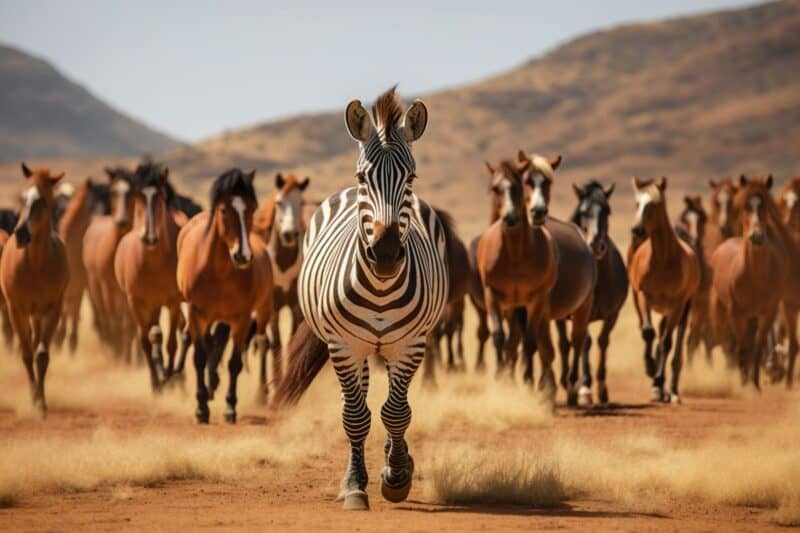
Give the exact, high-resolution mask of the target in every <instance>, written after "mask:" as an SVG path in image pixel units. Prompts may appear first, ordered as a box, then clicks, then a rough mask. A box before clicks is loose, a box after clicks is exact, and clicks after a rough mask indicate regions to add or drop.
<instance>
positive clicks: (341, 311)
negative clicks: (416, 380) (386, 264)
mask: <svg viewBox="0 0 800 533" xmlns="http://www.w3.org/2000/svg"><path fill="white" fill-rule="evenodd" d="M392 96H393V95H392ZM376 115H377V116H376V117H375V122H376V123H377V124H375V127H374V129H373V130H372V131H371V132H370V133H371V134H370V136H369V138H368V139H366V140H364V141H362V142H360V143H359V146H360V148H361V153H360V156H359V158H358V163H357V168H356V178H357V180H358V183H357V185H356V186H355V187H351V188H348V189H345V190H344V191H342V192H340V193H338V194H335V195H333V196H331V197H329V198H328V199H327V200H325V201H324V202H323V203H322V204H321V205H320V207H319V208H318V209H317V211H316V212H315V213H314V216H313V217H312V219H311V221H310V224H309V227H308V230H307V232H306V235H305V239H304V242H303V246H304V251H303V254H304V262H303V266H302V268H301V269H300V275H299V280H298V297H299V303H300V307H301V310H302V312H303V315H304V316H305V318H306V320H307V322H308V324H309V325H310V327H311V329H312V330H313V331H314V333H315V334H316V335H317V336H318V337H319V338H320V339H322V340H323V341H324V342H325V343H326V344H327V345H328V349H329V352H330V359H331V362H332V363H333V367H334V369H335V371H336V374H337V376H338V378H339V383H340V385H341V390H342V397H343V401H344V407H343V423H344V429H345V432H346V434H347V436H348V439H349V440H350V444H351V455H350V465H349V467H348V472H347V474H346V475H345V479H344V480H343V486H342V489H343V492H344V493H347V492H354V491H356V492H358V491H363V490H364V487H365V486H366V470H365V467H364V462H363V454H364V450H363V447H364V441H365V439H366V437H367V434H368V432H369V428H370V420H371V415H370V411H369V408H368V407H367V404H366V396H367V389H368V387H369V369H368V365H367V359H368V357H369V356H370V355H379V356H382V357H383V358H384V359H385V360H386V366H387V369H388V374H389V382H390V388H389V398H388V400H387V401H386V403H385V404H384V405H383V407H382V409H381V419H382V421H383V423H384V426H385V427H386V430H387V433H388V437H387V468H386V469H384V472H383V473H382V482H383V485H384V486H388V487H389V488H398V487H403V486H406V485H410V475H411V468H412V465H411V463H410V462H409V461H410V457H409V455H408V452H407V448H406V445H405V441H404V435H405V431H406V429H407V428H408V426H409V423H410V421H411V409H410V407H409V404H408V400H407V392H408V386H409V383H410V381H411V379H412V377H413V375H414V373H415V371H416V370H417V367H418V366H419V364H420V363H421V361H422V359H423V356H424V354H425V340H426V337H427V336H428V333H429V332H430V331H431V330H432V329H433V328H434V327H435V325H436V323H437V322H438V320H439V317H440V315H441V314H442V312H443V310H444V307H445V303H446V298H447V292H448V275H447V267H446V256H445V254H446V251H445V234H444V228H443V226H442V224H441V223H440V221H439V220H438V218H437V216H436V213H435V212H434V210H433V209H431V208H430V207H429V206H428V205H427V204H426V203H424V202H423V201H421V200H420V199H419V198H418V197H417V196H416V195H415V194H414V193H413V191H412V188H411V182H412V180H413V179H414V177H415V164H414V159H413V157H412V155H411V150H410V145H409V141H408V140H407V137H406V136H405V135H404V133H403V128H402V127H400V125H398V124H387V125H384V124H381V123H380V116H379V113H376ZM367 119H369V117H367ZM376 221H380V222H381V223H382V224H383V225H384V226H389V225H391V224H392V223H396V224H397V226H398V227H399V231H400V241H401V242H402V245H403V247H404V250H405V260H404V263H403V266H402V267H401V268H400V270H399V272H397V273H396V274H395V275H394V276H392V277H390V278H383V277H379V276H377V275H376V274H375V273H374V272H373V270H372V269H371V266H370V263H369V261H368V258H367V253H366V251H367V248H368V247H369V246H370V245H371V244H372V239H373V227H374V224H375V222H376ZM384 495H385V496H387V498H390V497H389V496H388V495H387V493H386V492H385V491H384ZM390 499H391V498H390Z"/></svg>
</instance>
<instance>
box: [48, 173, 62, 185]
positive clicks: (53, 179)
mask: <svg viewBox="0 0 800 533" xmlns="http://www.w3.org/2000/svg"><path fill="white" fill-rule="evenodd" d="M63 177H64V172H61V173H59V174H50V185H55V184H56V183H58V182H59V181H60V180H61V178H63Z"/></svg>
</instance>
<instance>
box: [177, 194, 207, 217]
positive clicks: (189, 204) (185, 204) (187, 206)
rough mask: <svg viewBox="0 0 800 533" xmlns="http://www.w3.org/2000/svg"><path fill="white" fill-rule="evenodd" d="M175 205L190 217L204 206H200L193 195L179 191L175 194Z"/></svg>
mask: <svg viewBox="0 0 800 533" xmlns="http://www.w3.org/2000/svg"><path fill="white" fill-rule="evenodd" d="M173 206H174V207H175V209H177V210H178V211H180V212H182V213H183V214H185V215H186V216H187V217H188V218H192V217H193V216H195V215H196V214H198V213H199V212H201V211H202V210H203V208H202V207H200V204H198V203H197V202H195V201H194V199H193V198H192V197H190V196H186V195H184V194H178V193H176V194H175V202H174V205H173Z"/></svg>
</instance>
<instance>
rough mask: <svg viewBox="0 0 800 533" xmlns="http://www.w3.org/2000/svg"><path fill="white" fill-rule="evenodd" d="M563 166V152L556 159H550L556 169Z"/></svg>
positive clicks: (551, 164)
mask: <svg viewBox="0 0 800 533" xmlns="http://www.w3.org/2000/svg"><path fill="white" fill-rule="evenodd" d="M559 166H561V154H558V155H557V156H556V158H555V159H553V160H551V161H550V167H551V168H552V169H553V170H555V169H557V168H558V167H559Z"/></svg>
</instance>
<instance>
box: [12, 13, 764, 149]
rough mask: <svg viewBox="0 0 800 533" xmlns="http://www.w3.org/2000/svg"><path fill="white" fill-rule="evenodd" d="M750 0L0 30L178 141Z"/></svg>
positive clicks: (482, 73)
mask: <svg viewBox="0 0 800 533" xmlns="http://www.w3.org/2000/svg"><path fill="white" fill-rule="evenodd" d="M752 3H753V0H744V1H742V0H606V1H600V0H550V1H547V2H545V1H539V0H520V1H501V0H484V1H482V2H476V3H474V4H475V5H468V4H472V2H467V1H463V0H447V1H440V2H436V1H433V0H427V1H425V0H423V1H416V0H409V1H404V2H399V1H380V0H373V1H371V2H336V1H317V2H312V1H301V0H294V1H291V2H265V1H244V0H242V1H226V2H208V1H196V0H195V1H165V0H160V1H158V0H156V1H153V0H146V1H137V2H135V3H134V2H122V1H99V0H98V1H89V0H81V1H73V0H59V1H55V0H53V1H42V0H0V42H3V43H5V44H12V45H14V46H17V47H20V48H22V49H24V50H27V51H29V52H32V53H34V54H36V55H39V56H42V57H44V58H46V59H48V60H50V61H51V62H53V63H54V64H55V65H56V66H57V67H58V68H59V69H60V70H61V71H62V72H63V73H65V74H66V75H67V76H69V77H70V78H71V79H73V80H76V81H78V82H79V83H81V84H83V85H84V86H86V87H88V88H89V90H90V91H92V92H93V93H94V94H96V95H98V96H100V97H101V98H103V99H104V100H105V101H106V102H109V103H110V104H112V105H113V106H115V107H117V108H118V109H121V110H123V111H125V112H127V113H130V114H131V115H133V116H134V117H137V118H139V119H142V120H144V121H145V122H147V123H148V124H150V125H153V126H155V127H157V128H159V129H161V130H163V131H165V132H167V133H170V134H172V135H176V136H178V137H180V138H182V139H184V140H197V139H200V138H203V137H207V136H210V135H214V134H216V133H218V132H219V131H221V130H223V129H226V128H233V127H237V126H242V125H247V124H253V123H257V122H260V121H263V120H265V119H269V118H275V117H281V116H286V115H291V114H296V113H299V112H306V111H314V110H320V109H332V108H338V107H342V108H343V107H344V105H345V103H346V102H347V101H348V100H349V99H350V98H353V97H358V98H361V99H362V100H365V101H366V100H372V99H373V98H374V97H375V96H376V95H377V94H378V93H379V92H380V91H382V90H384V89H386V88H387V87H389V86H391V85H393V84H395V83H399V84H400V92H401V93H403V94H405V95H408V94H416V93H421V92H426V91H429V90H431V89H436V88H441V87H445V86H450V85H454V84H461V83H465V82H468V81H472V80H475V79H479V78H485V77H487V76H490V75H491V74H494V73H497V72H500V71H503V70H505V69H508V68H510V67H512V66H514V65H516V64H519V63H520V62H522V61H524V60H526V59H528V58H530V57H532V56H536V55H539V54H541V53H542V52H544V51H546V50H548V49H550V48H552V47H554V46H555V45H557V44H559V43H562V42H564V41H566V40H569V39H570V38H572V37H575V36H577V35H579V34H581V33H584V32H586V31H590V30H594V29H598V28H604V27H609V26H613V25H616V24H619V23H623V22H628V21H635V20H642V19H654V18H663V17H667V16H674V15H678V14H688V13H695V12H702V11H710V10H716V9H719V8H724V7H735V6H740V5H746V4H752Z"/></svg>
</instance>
